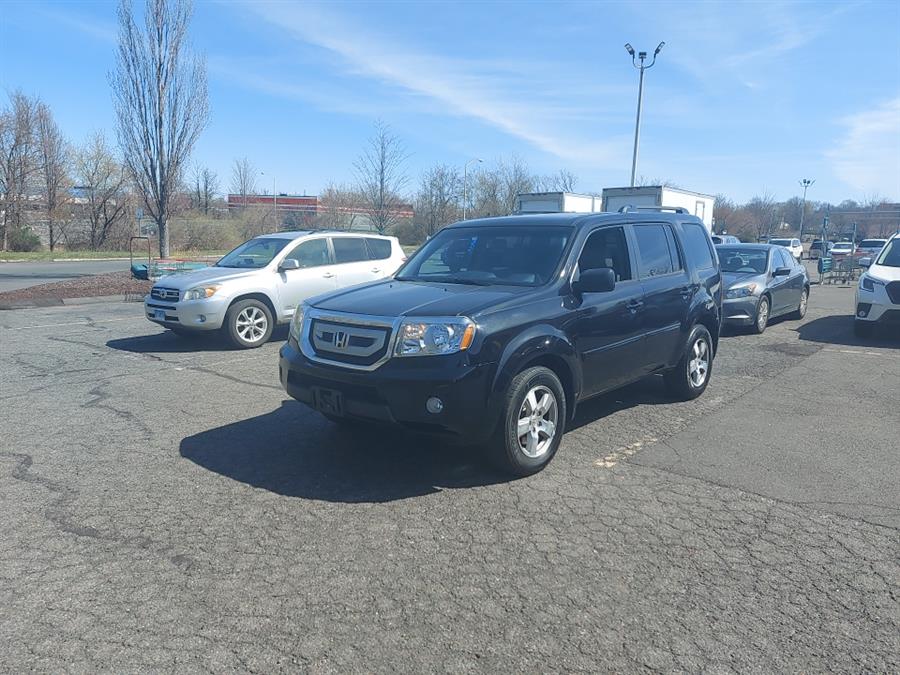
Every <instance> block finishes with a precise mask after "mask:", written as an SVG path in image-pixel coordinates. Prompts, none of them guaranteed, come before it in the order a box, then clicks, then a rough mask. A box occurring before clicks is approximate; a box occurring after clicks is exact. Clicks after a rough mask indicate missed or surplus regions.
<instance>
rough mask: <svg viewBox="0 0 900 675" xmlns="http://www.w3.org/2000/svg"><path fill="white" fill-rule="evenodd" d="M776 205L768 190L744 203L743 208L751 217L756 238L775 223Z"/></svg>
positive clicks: (768, 230) (770, 228)
mask: <svg viewBox="0 0 900 675" xmlns="http://www.w3.org/2000/svg"><path fill="white" fill-rule="evenodd" d="M777 206H778V205H777V204H776V203H775V198H774V197H773V196H772V195H771V194H770V193H768V192H766V193H765V194H763V195H756V196H755V197H753V198H752V199H751V200H750V201H749V202H747V204H746V205H745V207H744V208H745V209H746V210H747V212H748V213H749V214H750V216H751V218H752V219H753V225H754V227H755V228H756V238H757V240H758V239H761V238H762V236H763V235H768V234H769V233H770V232H771V231H772V228H773V227H774V225H775V219H776V214H777Z"/></svg>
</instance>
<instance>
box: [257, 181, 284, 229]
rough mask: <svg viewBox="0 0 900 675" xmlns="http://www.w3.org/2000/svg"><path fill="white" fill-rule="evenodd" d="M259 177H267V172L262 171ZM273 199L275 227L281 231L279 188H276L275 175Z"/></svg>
mask: <svg viewBox="0 0 900 675" xmlns="http://www.w3.org/2000/svg"><path fill="white" fill-rule="evenodd" d="M259 175H260V176H265V175H266V172H265V171H260V172H259ZM272 199H273V202H272V204H273V206H274V207H275V227H277V228H278V229H279V230H280V229H281V227H280V226H279V225H278V188H276V187H275V174H274V173H273V174H272Z"/></svg>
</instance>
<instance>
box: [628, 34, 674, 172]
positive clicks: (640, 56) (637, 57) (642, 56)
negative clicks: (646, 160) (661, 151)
mask: <svg viewBox="0 0 900 675" xmlns="http://www.w3.org/2000/svg"><path fill="white" fill-rule="evenodd" d="M665 44H666V43H665V42H660V43H659V44H658V45H657V46H656V51H655V52H653V60H652V61H650V63H648V64H645V63H644V61H645V60H646V59H647V52H638V53H637V54H635V52H634V47H632V46H631V45H630V44H629V43H627V42H626V43H625V51H627V52H628V53H629V54H631V64H632V65H633V66H634V67H635V68H637V69H638V70H639V71H641V76H640V79H639V80H638V104H637V119H636V120H635V122H634V154H633V155H632V156H631V187H634V176H635V173H636V172H637V158H638V143H639V141H640V138H641V107H642V106H643V102H644V71H645V70H647V69H648V68H652V67H653V64H655V63H656V57H657V55H658V54H659V53H660V52H661V51H662V48H663V47H664V46H665ZM638 61H640V63H638Z"/></svg>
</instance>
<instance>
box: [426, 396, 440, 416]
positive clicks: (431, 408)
mask: <svg viewBox="0 0 900 675" xmlns="http://www.w3.org/2000/svg"><path fill="white" fill-rule="evenodd" d="M425 409H426V410H427V411H428V412H430V413H432V414H433V415H437V414H438V413H439V412H441V410H443V409H444V402H443V401H442V400H441V399H439V398H438V397H437V396H432V397H431V398H430V399H428V400H427V401H425Z"/></svg>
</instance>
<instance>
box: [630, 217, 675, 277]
mask: <svg viewBox="0 0 900 675" xmlns="http://www.w3.org/2000/svg"><path fill="white" fill-rule="evenodd" d="M667 229H669V228H667V227H665V226H663V225H635V226H634V235H635V238H636V239H637V246H638V264H639V265H640V272H641V276H642V277H656V276H659V275H660V274H669V273H670V272H674V271H675V269H676V267H678V265H677V264H676V263H674V262H673V260H677V259H678V258H677V254H676V257H674V258H673V255H672V250H671V248H670V239H671V234H668V236H667V233H666V230H667Z"/></svg>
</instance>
